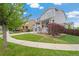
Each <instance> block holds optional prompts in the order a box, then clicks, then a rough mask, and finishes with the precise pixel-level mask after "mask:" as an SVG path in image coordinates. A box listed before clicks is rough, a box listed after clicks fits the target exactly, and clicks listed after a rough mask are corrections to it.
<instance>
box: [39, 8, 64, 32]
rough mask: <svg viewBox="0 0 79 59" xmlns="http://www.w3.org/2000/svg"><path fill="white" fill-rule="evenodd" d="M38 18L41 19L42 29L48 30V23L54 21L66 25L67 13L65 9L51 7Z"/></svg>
mask: <svg viewBox="0 0 79 59" xmlns="http://www.w3.org/2000/svg"><path fill="white" fill-rule="evenodd" d="M38 20H40V25H41V27H42V30H41V31H42V32H44V31H45V32H48V31H46V30H47V25H48V23H53V22H54V23H56V24H59V25H61V26H64V23H65V20H66V15H65V13H64V11H63V10H59V9H56V8H49V9H47V10H46V11H45V12H44V13H43V14H42V15H41V17H40V18H38ZM45 28H46V29H45Z"/></svg>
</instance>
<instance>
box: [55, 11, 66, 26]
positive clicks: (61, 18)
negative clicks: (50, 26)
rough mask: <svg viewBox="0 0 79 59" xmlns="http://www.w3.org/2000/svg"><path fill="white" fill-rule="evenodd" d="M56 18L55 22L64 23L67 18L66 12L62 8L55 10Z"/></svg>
mask: <svg viewBox="0 0 79 59" xmlns="http://www.w3.org/2000/svg"><path fill="white" fill-rule="evenodd" d="M54 19H55V21H54V22H55V23H57V24H60V25H64V23H65V19H66V17H65V14H64V12H63V11H61V10H58V11H55V18H54Z"/></svg>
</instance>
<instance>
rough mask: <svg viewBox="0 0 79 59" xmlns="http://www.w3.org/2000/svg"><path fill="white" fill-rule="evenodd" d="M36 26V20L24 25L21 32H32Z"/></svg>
mask: <svg viewBox="0 0 79 59" xmlns="http://www.w3.org/2000/svg"><path fill="white" fill-rule="evenodd" d="M35 24H36V21H35V20H31V21H28V22H26V23H24V24H22V26H21V28H20V30H21V31H28V30H32V27H33V26H34V25H35Z"/></svg>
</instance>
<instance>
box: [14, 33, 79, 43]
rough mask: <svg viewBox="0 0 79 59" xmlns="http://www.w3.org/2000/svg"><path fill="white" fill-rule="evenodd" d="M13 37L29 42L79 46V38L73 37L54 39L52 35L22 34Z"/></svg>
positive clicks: (66, 36)
mask: <svg viewBox="0 0 79 59" xmlns="http://www.w3.org/2000/svg"><path fill="white" fill-rule="evenodd" d="M12 37H14V38H16V39H20V40H28V41H36V42H47V43H61V44H62V43H63V44H79V36H73V35H63V36H60V37H58V38H54V37H53V36H50V35H42V34H40V35H36V34H22V35H16V36H12Z"/></svg>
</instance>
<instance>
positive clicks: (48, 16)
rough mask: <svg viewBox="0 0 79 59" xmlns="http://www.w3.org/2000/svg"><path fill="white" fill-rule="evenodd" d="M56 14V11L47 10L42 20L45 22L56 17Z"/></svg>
mask: <svg viewBox="0 0 79 59" xmlns="http://www.w3.org/2000/svg"><path fill="white" fill-rule="evenodd" d="M54 12H55V10H54V9H52V8H51V9H48V10H46V11H45V13H44V14H43V15H41V17H40V20H45V19H49V18H52V17H54Z"/></svg>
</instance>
